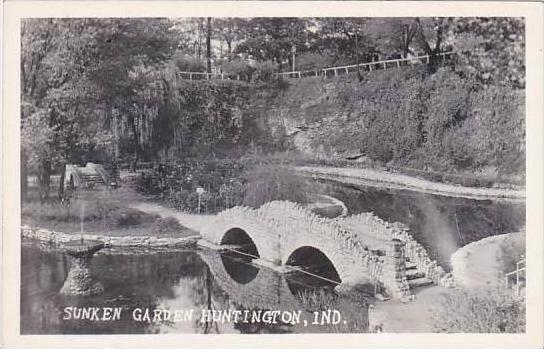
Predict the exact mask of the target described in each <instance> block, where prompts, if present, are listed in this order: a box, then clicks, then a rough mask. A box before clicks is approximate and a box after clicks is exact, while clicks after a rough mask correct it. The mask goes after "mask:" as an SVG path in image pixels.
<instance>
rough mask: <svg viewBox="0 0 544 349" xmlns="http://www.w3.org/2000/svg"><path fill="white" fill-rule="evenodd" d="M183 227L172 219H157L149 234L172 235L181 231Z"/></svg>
mask: <svg viewBox="0 0 544 349" xmlns="http://www.w3.org/2000/svg"><path fill="white" fill-rule="evenodd" d="M183 229H184V228H183V226H182V225H181V224H180V223H179V222H178V220H177V219H175V218H174V217H165V218H158V219H157V220H156V221H155V222H154V223H153V228H151V233H152V234H153V235H174V234H176V233H178V234H179V233H180V232H181V231H182V230H183Z"/></svg>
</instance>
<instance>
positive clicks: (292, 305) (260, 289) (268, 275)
mask: <svg viewBox="0 0 544 349" xmlns="http://www.w3.org/2000/svg"><path fill="white" fill-rule="evenodd" d="M198 254H199V256H200V258H201V259H202V260H203V261H204V262H205V263H206V264H207V265H208V267H209V271H210V274H211V276H212V279H213V281H214V283H215V284H216V286H218V287H219V288H220V289H221V290H222V291H223V292H224V296H226V298H228V299H227V301H226V302H222V303H223V306H227V307H228V308H229V309H231V310H240V311H244V310H250V311H254V312H256V311H259V310H262V311H263V312H264V311H267V310H277V311H282V312H296V311H301V319H302V320H304V319H305V320H307V326H305V325H304V323H303V321H301V323H297V324H285V323H281V322H279V323H278V324H264V323H244V322H241V321H240V322H238V323H236V324H234V327H235V328H236V329H238V330H240V331H241V332H244V333H247V332H250V333H257V332H259V333H263V332H266V333H280V332H297V333H300V332H314V333H315V332H326V333H330V332H340V333H342V332H344V333H345V332H360V333H364V332H367V329H368V316H367V314H368V307H367V304H366V299H364V297H363V295H361V294H359V296H358V297H354V296H353V295H347V294H346V295H339V294H338V293H336V292H335V291H334V289H333V288H334V286H336V284H335V283H330V282H327V281H324V280H323V279H320V278H315V277H311V276H309V275H308V274H304V273H298V272H293V273H289V274H281V273H277V272H275V271H273V270H270V269H268V268H260V267H258V266H255V265H252V263H251V258H250V257H248V256H247V255H242V254H238V253H236V252H232V251H226V252H217V251H211V250H199V251H198ZM293 262H296V261H295V260H293ZM331 266H332V265H331ZM327 270H328V272H331V270H330V269H328V268H327V266H325V268H324V267H323V265H321V266H320V271H323V272H327ZM332 271H334V270H332ZM210 296H212V297H213V296H215V297H218V296H219V295H217V294H216V293H215V294H211V295H210ZM218 310H227V309H218ZM328 310H337V311H338V312H339V314H340V315H341V321H340V323H339V324H312V322H313V321H314V313H313V312H314V311H328ZM211 327H212V326H210V328H211ZM293 327H295V328H296V329H295V328H293Z"/></svg>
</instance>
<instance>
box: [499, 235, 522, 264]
mask: <svg viewBox="0 0 544 349" xmlns="http://www.w3.org/2000/svg"><path fill="white" fill-rule="evenodd" d="M524 258H525V232H523V233H520V234H516V236H513V237H510V236H509V237H508V238H506V239H504V241H502V242H501V245H500V247H499V251H498V253H497V261H498V263H499V265H500V271H501V272H503V273H509V272H511V271H514V270H516V264H517V263H518V262H519V261H521V260H522V259H524Z"/></svg>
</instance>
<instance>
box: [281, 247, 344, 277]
mask: <svg viewBox="0 0 544 349" xmlns="http://www.w3.org/2000/svg"><path fill="white" fill-rule="evenodd" d="M285 264H286V265H289V266H294V267H300V268H302V270H304V271H308V272H311V273H312V274H315V275H319V276H321V277H323V278H326V279H329V280H332V281H334V282H336V283H341V282H342V279H341V278H340V275H339V274H338V271H337V270H336V266H335V265H334V263H333V262H332V261H331V260H330V258H329V257H327V255H326V254H325V253H323V252H322V251H321V250H320V249H318V248H316V247H313V246H301V247H299V248H297V249H295V250H294V251H293V252H292V253H291V254H290V255H289V257H288V258H287V260H286V261H285Z"/></svg>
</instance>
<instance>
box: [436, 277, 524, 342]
mask: <svg viewBox="0 0 544 349" xmlns="http://www.w3.org/2000/svg"><path fill="white" fill-rule="evenodd" d="M480 292H481V291H480ZM439 306H440V309H437V311H436V313H435V314H436V321H437V322H436V324H437V326H438V328H439V329H440V331H441V332H451V333H459V332H471V333H474V332H477V333H520V332H525V300H524V299H519V298H516V297H513V296H512V295H511V294H510V293H508V291H506V290H505V289H503V288H501V289H497V290H490V292H488V293H487V294H477V293H475V292H468V291H458V292H455V293H450V294H447V295H445V296H444V301H443V302H440V305H439Z"/></svg>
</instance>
